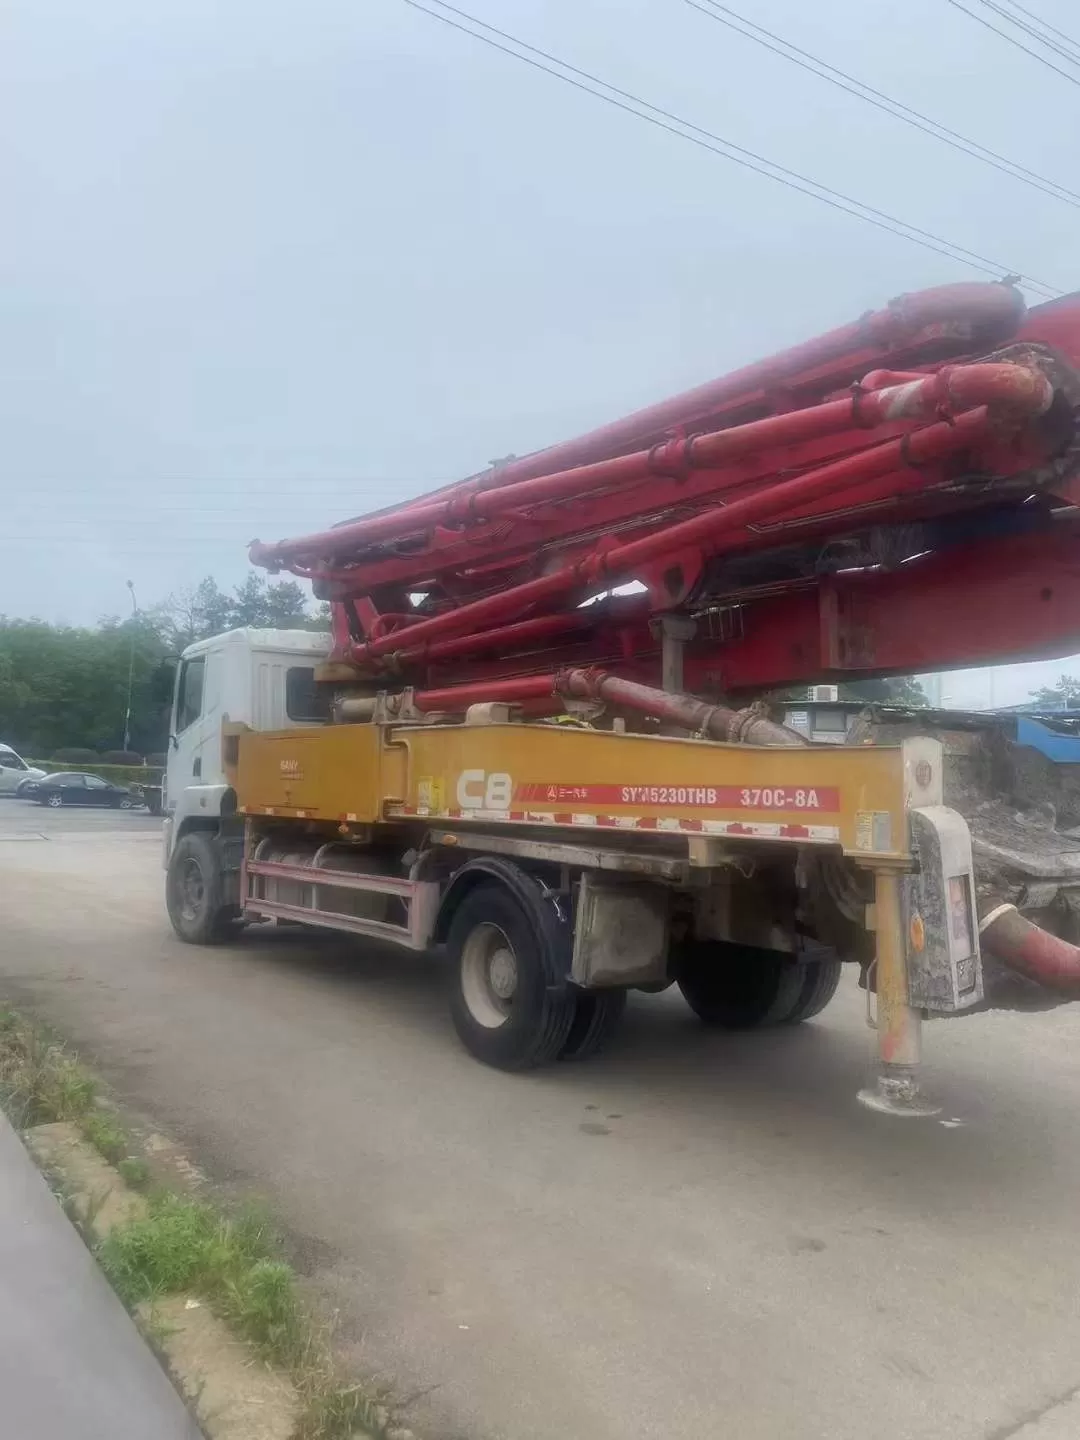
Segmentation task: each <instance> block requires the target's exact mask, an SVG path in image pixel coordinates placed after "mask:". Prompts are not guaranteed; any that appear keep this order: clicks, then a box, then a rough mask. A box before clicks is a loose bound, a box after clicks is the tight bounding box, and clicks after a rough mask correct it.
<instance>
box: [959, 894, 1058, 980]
mask: <svg viewBox="0 0 1080 1440" xmlns="http://www.w3.org/2000/svg"><path fill="white" fill-rule="evenodd" d="M979 934H980V938H981V940H982V943H983V946H984V947H985V948H986V949H987V950H989V951H990V953H991V954H992V955H994V956H996V957H997V959H998V960H1000V961H1001V962H1002V964H1003V965H1007V966H1008V967H1009V969H1010V970H1018V971H1019V972H1020V974H1021V975H1026V976H1027V977H1028V978H1029V979H1030V980H1037V981H1038V982H1039V983H1040V984H1041V985H1046V986H1047V987H1048V988H1049V989H1051V990H1080V949H1077V947H1076V946H1075V945H1070V944H1069V942H1068V941H1067V940H1062V939H1060V938H1059V936H1057V935H1052V934H1051V933H1050V931H1049V930H1043V929H1041V928H1040V926H1038V925H1035V924H1033V923H1032V921H1030V920H1028V919H1026V918H1025V917H1024V916H1023V915H1021V914H1020V911H1019V910H1017V908H1016V906H1015V905H998V906H997V907H996V908H995V909H993V910H991V911H990V912H989V913H988V914H986V915H984V916H982V917H981V919H980V921H979Z"/></svg>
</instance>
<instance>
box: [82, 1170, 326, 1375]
mask: <svg viewBox="0 0 1080 1440" xmlns="http://www.w3.org/2000/svg"><path fill="white" fill-rule="evenodd" d="M98 1258H99V1260H100V1262H101V1266H102V1269H103V1270H104V1271H105V1273H106V1275H108V1277H109V1279H110V1280H111V1281H112V1283H113V1287H114V1288H115V1289H116V1291H117V1293H118V1294H119V1295H120V1297H121V1298H122V1299H123V1300H125V1301H126V1302H127V1303H128V1304H129V1305H132V1306H133V1305H137V1304H138V1303H139V1301H140V1300H153V1299H154V1298H155V1297H156V1296H158V1295H163V1294H169V1293H175V1292H176V1291H182V1290H190V1291H193V1292H194V1293H195V1294H198V1295H201V1296H202V1297H203V1298H204V1299H205V1300H207V1301H208V1302H209V1304H210V1305H211V1307H212V1308H213V1309H214V1310H215V1311H216V1312H217V1314H219V1315H220V1316H221V1317H222V1319H223V1320H226V1321H227V1322H228V1323H229V1324H230V1325H231V1326H232V1328H233V1329H234V1330H236V1331H237V1333H238V1334H240V1335H242V1336H243V1337H244V1339H246V1340H250V1341H251V1343H252V1344H253V1345H254V1346H255V1347H256V1348H257V1349H258V1351H259V1353H260V1354H261V1355H262V1356H263V1357H264V1358H265V1359H267V1360H269V1361H271V1362H272V1363H273V1364H275V1365H280V1366H283V1367H285V1368H289V1369H292V1368H294V1367H295V1366H296V1365H298V1364H299V1363H301V1362H302V1361H303V1359H304V1353H305V1350H306V1348H307V1343H308V1331H307V1326H306V1325H305V1318H306V1317H305V1316H304V1314H303V1311H302V1307H301V1305H300V1303H299V1300H298V1298H297V1294H296V1285H295V1279H294V1276H293V1272H292V1270H291V1269H290V1267H289V1266H288V1265H286V1264H285V1263H284V1261H282V1260H281V1259H280V1258H279V1256H278V1253H277V1244H276V1241H275V1240H274V1237H273V1235H272V1233H271V1232H270V1230H269V1228H268V1227H267V1225H266V1223H265V1221H264V1220H263V1219H262V1218H261V1217H260V1216H259V1215H258V1214H257V1213H255V1212H244V1213H242V1214H240V1215H237V1216H235V1217H228V1216H223V1215H221V1214H220V1213H219V1212H218V1211H217V1210H216V1209H215V1208H214V1207H213V1206H211V1205H208V1204H206V1202H205V1201H202V1200H193V1199H190V1198H189V1197H187V1196H182V1195H170V1194H163V1195H157V1196H154V1197H153V1198H152V1199H151V1201H150V1213H149V1214H148V1215H147V1216H146V1218H145V1219H144V1220H135V1221H132V1222H131V1223H130V1224H128V1225H124V1226H121V1227H119V1228H118V1229H116V1230H114V1231H113V1232H112V1233H111V1234H110V1235H109V1236H108V1237H107V1238H106V1239H105V1240H104V1241H103V1243H102V1244H101V1246H100V1248H99V1250H98Z"/></svg>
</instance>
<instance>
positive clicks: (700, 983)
mask: <svg viewBox="0 0 1080 1440" xmlns="http://www.w3.org/2000/svg"><path fill="white" fill-rule="evenodd" d="M806 970H807V967H806V966H805V965H803V964H800V963H799V962H797V961H793V960H792V959H791V958H790V956H788V955H785V954H784V953H783V952H782V951H779V950H757V949H754V948H753V947H752V946H749V945H733V944H730V943H728V942H726V941H719V940H712V941H710V940H697V941H690V942H688V943H687V944H685V945H684V946H683V947H682V948H681V950H680V952H679V954H678V956H677V957H676V961H675V979H676V982H677V984H678V986H679V989H680V990H681V991H682V993H683V998H684V999H685V1001H686V1003H687V1004H688V1005H689V1006H690V1009H691V1010H693V1012H694V1014H695V1015H697V1016H698V1018H699V1019H701V1020H703V1021H704V1022H705V1024H706V1025H716V1026H719V1027H720V1028H721V1029H724V1030H753V1029H757V1028H758V1027H760V1026H765V1025H779V1024H782V1023H783V1022H784V1021H786V1020H787V1019H788V1017H789V1016H794V1015H795V1012H796V1010H797V1009H798V1007H799V1006H800V1005H801V1003H802V997H803V987H804V985H805V983H806V980H807V975H806Z"/></svg>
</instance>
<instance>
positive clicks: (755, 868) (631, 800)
mask: <svg viewBox="0 0 1080 1440" xmlns="http://www.w3.org/2000/svg"><path fill="white" fill-rule="evenodd" d="M223 747H224V758H225V769H226V775H227V777H228V780H229V783H230V785H231V786H232V789H233V791H234V793H235V797H236V812H237V815H238V817H242V821H243V832H244V833H243V854H242V863H241V866H240V873H239V896H238V901H239V913H240V914H241V915H242V917H243V918H245V919H273V920H277V921H300V922H302V923H304V924H308V925H315V926H321V927H325V928H330V929H335V930H341V931H346V932H349V933H354V934H358V935H361V936H366V937H369V938H375V939H380V940H386V941H391V942H393V943H395V944H398V945H402V946H405V947H407V948H412V949H423V948H426V947H428V946H429V945H432V944H438V943H448V944H450V945H451V948H453V946H454V945H456V946H457V947H458V949H459V950H461V952H462V955H463V956H464V955H465V952H466V951H468V953H469V955H472V954H473V953H474V952H477V953H479V951H482V950H483V946H481V945H480V942H479V941H475V936H476V935H477V934H480V933H483V934H484V935H485V936H487V940H486V944H487V951H486V952H484V954H486V958H484V955H481V959H480V960H478V961H477V960H474V959H462V960H461V963H462V966H463V967H464V968H463V971H462V973H463V975H464V974H466V971H468V972H469V973H471V974H472V975H473V979H472V982H471V983H472V984H473V991H474V996H473V998H474V999H475V1000H476V1006H475V1007H474V1008H475V1009H476V1013H477V1014H478V1015H479V1016H480V1017H481V1018H480V1021H479V1022H478V1026H479V1028H478V1029H477V1034H476V1037H475V1043H473V1042H472V1041H470V1038H469V1034H463V1038H464V1039H465V1040H466V1043H467V1044H469V1045H470V1048H472V1049H474V1051H475V1052H476V1053H479V1054H480V1056H481V1058H484V1059H489V1060H491V1061H492V1063H506V1064H508V1065H510V1064H513V1065H518V1064H519V1063H538V1061H539V1060H541V1059H548V1058H553V1054H549V1053H548V1051H550V1050H552V1044H553V1043H554V1042H552V1043H551V1044H548V1043H547V1042H545V1043H544V1044H540V1045H539V1046H533V1048H532V1049H529V1047H528V1046H526V1047H525V1049H526V1050H527V1051H528V1054H527V1055H526V1057H525V1060H524V1061H522V1060H521V1057H520V1056H517V1055H516V1053H515V1055H514V1056H510V1057H509V1058H508V1057H507V1056H506V1055H502V1052H499V1051H498V1049H497V1047H496V1046H495V1042H494V1040H493V1039H492V1037H491V1036H490V1035H486V1034H485V1033H484V1027H485V1025H486V1026H487V1029H489V1030H491V1031H492V1032H493V1033H494V1032H497V1031H498V1030H499V1029H500V1026H502V1028H505V1024H504V1018H505V1017H506V1016H508V1015H510V1014H511V1013H512V1010H513V1004H514V1003H515V1001H514V994H515V992H514V989H513V987H514V986H515V985H517V984H518V983H519V979H515V977H514V975H513V974H512V973H511V972H512V970H513V964H514V963H518V962H517V960H515V957H514V955H513V954H512V951H513V946H512V944H511V943H510V941H509V939H507V932H508V931H509V930H510V929H512V928H513V925H512V924H511V922H510V921H509V920H505V919H503V920H500V919H499V916H500V915H502V913H503V911H504V910H505V906H506V904H507V903H509V902H508V901H507V900H506V896H505V894H502V892H506V893H507V894H512V896H513V897H516V899H515V901H514V903H518V904H519V905H520V906H523V907H524V909H525V911H527V912H528V913H529V914H531V915H532V921H531V925H532V930H533V932H534V933H535V934H537V935H540V938H541V940H544V936H545V935H546V934H547V932H548V930H549V929H550V930H551V936H548V940H550V946H549V948H551V950H552V955H554V957H555V958H554V959H552V958H551V956H548V957H547V959H545V964H546V965H547V970H546V971H545V974H546V975H547V992H549V993H550V994H551V995H556V993H564V994H565V997H568V998H565V1004H566V1005H568V1006H572V1005H573V1003H575V997H576V1003H578V1005H579V1012H573V1013H575V1014H577V1015H578V1019H577V1020H576V1021H574V1022H572V1023H569V1031H568V1033H569V1034H570V1035H571V1036H572V1035H573V1034H574V1033H576V1031H575V1026H576V1028H577V1030H582V1029H588V1026H586V1025H585V1024H584V1022H583V1021H582V1020H581V1015H588V1016H592V1017H593V1019H592V1021H591V1022H590V1024H591V1025H592V1030H593V1031H595V1030H597V1029H598V1028H603V1027H601V1026H599V1024H598V1022H597V1021H596V1019H595V1017H596V1014H597V1013H599V1012H598V1009H597V1007H598V1006H599V1007H600V1010H603V1013H604V1014H608V1013H609V1012H610V1013H612V1014H613V1013H614V1010H615V1006H614V997H615V996H616V995H617V996H618V997H619V998H620V999H621V997H622V996H624V995H625V992H626V990H627V989H628V988H641V989H646V990H656V989H661V988H664V986H665V985H666V984H668V983H670V982H671V980H672V978H675V979H678V980H679V983H680V985H681V986H682V988H683V990H684V994H687V997H688V999H690V1001H691V1004H694V994H695V991H694V988H693V984H690V983H689V981H688V977H689V976H690V972H691V968H692V966H696V967H698V968H699V969H700V968H701V967H703V966H706V965H712V966H713V970H714V971H715V974H714V975H713V978H712V979H710V978H709V975H708V974H707V973H706V972H705V970H704V969H702V970H701V975H700V976H699V981H698V982H697V983H698V986H699V988H698V992H697V993H698V994H699V995H700V994H701V993H704V991H702V988H701V987H702V986H704V987H705V991H707V990H708V986H709V985H712V986H713V989H714V990H715V988H716V985H717V984H721V983H722V982H720V981H717V980H716V978H715V975H718V974H720V973H721V971H722V967H723V966H725V965H731V964H735V963H738V964H739V965H743V966H745V965H749V964H752V963H754V957H755V956H760V957H763V958H762V959H761V961H760V963H761V964H762V965H765V964H767V965H775V964H776V963H777V961H776V956H777V955H779V956H780V957H781V959H784V958H785V952H786V954H787V960H788V961H789V962H790V965H794V964H795V963H796V961H797V960H798V958H799V955H800V954H802V955H805V954H806V953H807V948H806V947H808V946H818V947H819V949H817V950H815V951H813V954H814V956H820V955H821V954H824V953H825V952H824V951H823V950H822V949H820V947H821V946H822V945H824V944H831V945H832V946H833V950H832V951H831V952H830V953H831V954H833V955H834V956H835V958H836V959H838V960H858V961H859V962H860V963H861V965H862V969H863V977H864V983H865V984H866V985H867V989H868V992H876V996H877V1007H876V1011H877V1015H876V1022H874V1023H875V1024H876V1029H877V1034H878V1051H879V1055H878V1067H877V1073H876V1075H875V1077H874V1080H873V1083H872V1084H870V1085H869V1086H868V1087H867V1088H866V1089H865V1090H864V1091H863V1092H861V1098H862V1099H863V1100H864V1101H865V1102H866V1103H868V1104H871V1105H873V1106H875V1107H877V1108H881V1109H886V1110H889V1111H891V1112H893V1113H903V1114H921V1113H926V1111H927V1109H928V1108H929V1107H928V1106H927V1104H926V1102H925V1100H924V1099H923V1097H922V1095H921V1093H920V1091H919V1088H918V1084H917V1075H916V1067H917V1065H918V1061H919V1057H920V1020H921V1017H922V1015H923V1013H925V1012H927V1011H930V1010H936V1011H942V1012H950V1011H953V1010H959V1009H962V1008H965V1007H966V1006H968V1005H971V1004H973V1003H975V1002H976V1001H977V1000H978V999H979V998H981V969H980V963H979V950H978V927H977V922H976V918H975V917H976V911H975V895H974V885H973V878H972V870H971V852H970V842H969V839H968V834H967V829H966V826H965V825H964V822H963V821H962V820H961V819H960V817H959V816H957V815H955V814H954V813H953V812H952V811H949V810H947V809H945V807H944V806H943V805H942V754H941V747H940V745H939V744H937V742H935V741H933V740H929V739H925V738H915V739H912V740H908V741H905V742H904V743H903V744H902V745H901V746H898V747H895V748H877V747H839V746H836V747H834V746H828V747H825V746H822V747H792V748H790V749H777V748H771V747H770V748H755V747H751V746H746V745H741V744H740V745H732V744H720V743H716V742H714V741H710V740H705V739H693V738H685V737H683V738H670V737H666V736H659V735H638V734H625V733H614V732H611V731H602V730H594V729H591V728H588V727H586V726H582V727H580V728H579V727H578V726H576V725H565V724H553V723H533V724H526V723H512V722H511V720H510V715H509V712H507V711H505V710H504V709H503V708H502V707H497V706H495V707H493V706H481V707H476V708H475V710H474V711H471V712H469V715H468V716H467V717H466V720H465V723H458V724H446V723H426V724H425V723H421V724H378V723H366V724H364V723H360V724H339V725H331V726H325V727H319V728H314V729H290V730H286V731H280V732H272V733H257V732H254V731H251V730H248V729H246V728H245V727H243V726H229V725H228V724H227V725H226V726H225V733H224V735H223ZM478 893H479V896H480V898H479V899H478V898H477V896H478ZM470 894H471V895H472V899H471V900H469V903H468V905H467V906H465V904H464V901H465V899H466V897H467V896H469V895H470ZM484 897H487V899H486V903H487V904H488V906H489V908H491V909H492V912H493V914H494V912H496V911H497V912H498V914H497V915H495V918H493V919H488V920H485V919H484V918H483V913H484V912H483V910H482V904H483V902H484ZM792 897H794V898H792ZM500 907H502V908H501V909H500ZM463 909H465V910H467V911H468V913H469V915H470V916H472V919H473V921H474V922H475V923H474V925H473V930H472V931H470V933H469V935H467V936H465V938H464V939H463V938H462V936H461V935H460V934H459V933H458V930H460V929H461V927H462V925H463V924H464V922H462V921H461V920H460V912H461V911H462V910H463ZM474 912H475V914H474ZM807 915H811V916H812V917H814V916H816V917H817V918H816V920H812V922H811V923H809V924H808V923H807ZM822 917H824V918H822ZM515 923H516V922H515ZM455 925H457V927H458V928H457V930H456V929H455ZM551 927H554V929H552V928H551ZM815 930H816V932H817V933H815ZM541 932H543V933H541ZM556 932H557V933H556ZM837 934H840V936H841V939H840V940H839V941H838V940H837V938H836V937H837ZM499 936H502V940H500V939H499V938H498V937H499ZM552 936H553V937H554V938H552ZM470 937H472V938H470ZM474 941H475V943H474ZM503 941H505V942H506V943H505V944H503ZM528 943H532V942H531V941H530V942H528ZM544 943H548V941H547V940H545V941H544ZM470 944H472V945H473V950H471V951H470V950H469V949H468V947H469V945H470ZM478 946H479V951H478V950H477V947H478ZM500 946H501V947H502V948H500ZM560 956H562V957H563V958H562V959H560V958H559V957H560ZM691 957H692V965H691ZM747 957H749V959H747ZM459 958H460V957H459ZM518 959H520V957H518ZM828 963H829V964H830V965H834V964H835V961H834V960H830V961H829V962H828ZM812 964H813V965H816V966H817V967H818V969H817V970H815V971H814V973H815V974H816V975H818V976H819V989H820V988H822V987H824V988H827V986H825V983H824V980H822V979H821V978H820V977H821V976H822V975H823V974H824V973H825V972H823V971H822V970H821V968H820V967H821V966H822V965H823V964H825V962H824V961H823V960H821V959H820V958H815V959H813V961H812ZM485 966H486V969H485ZM470 967H471V970H470ZM474 972H475V973H474ZM740 973H742V972H740ZM805 973H807V974H809V971H806V972H805ZM830 973H831V972H830ZM777 974H778V975H781V978H783V974H782V972H781V971H778V972H777ZM789 980H790V976H788V980H785V982H784V983H788V981H789ZM468 983H470V982H468V980H467V976H466V979H465V980H463V981H462V984H463V986H465V987H466V989H467V984H468ZM777 983H779V982H777ZM790 983H791V984H794V983H795V981H794V980H790ZM833 983H834V982H833ZM500 986H501V987H502V990H503V991H504V992H506V993H504V994H502V995H500V993H499V991H500ZM792 993H794V992H792ZM830 993H831V992H830ZM596 997H599V999H597V998H596ZM825 998H828V997H827V995H826V997H825ZM467 1000H468V995H467V994H466V1001H467ZM545 1003H546V1002H545ZM554 1003H555V1002H554V1001H552V1004H554ZM560 1003H562V1002H560ZM485 1006H488V1007H489V1008H488V1009H485V1008H484V1007H485ZM589 1007H591V1008H589ZM605 1007H606V1008H605ZM695 1008H698V1009H699V1013H702V1009H701V1007H699V1006H698V1005H695ZM796 1011H797V1013H796V1015H795V1018H803V1012H805V1013H807V1014H811V1013H814V1009H813V1005H812V1004H808V1003H807V1002H806V1001H805V996H804V999H803V1002H802V1011H799V1010H798V1006H796ZM545 1013H546V1012H545ZM567 1013H570V1011H567ZM500 1017H503V1018H500ZM473 1018H475V1016H474V1017H473ZM556 1018H557V1019H558V1024H560V1025H561V1024H563V1022H564V1020H565V1016H563V1015H562V1012H559V1015H558V1016H557V1017H556ZM706 1018H708V1017H706ZM468 1023H470V1022H469V1017H468V1015H467V1014H466V1016H465V1019H464V1020H463V1021H462V1024H459V1032H461V1031H462V1026H463V1025H464V1026H465V1027H466V1029H467V1028H468ZM545 1024H548V1026H549V1028H550V1025H551V1024H554V1022H553V1021H551V1020H550V1017H549V1019H548V1020H547V1021H545ZM557 1028H558V1025H556V1029H557ZM590 1033H591V1032H590ZM545 1045H546V1048H545ZM485 1047H486V1049H485ZM493 1047H494V1048H493ZM585 1048H588V1046H586V1047H585ZM553 1053H565V1052H564V1051H557V1050H556V1051H553ZM500 1056H501V1057H502V1058H500Z"/></svg>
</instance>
